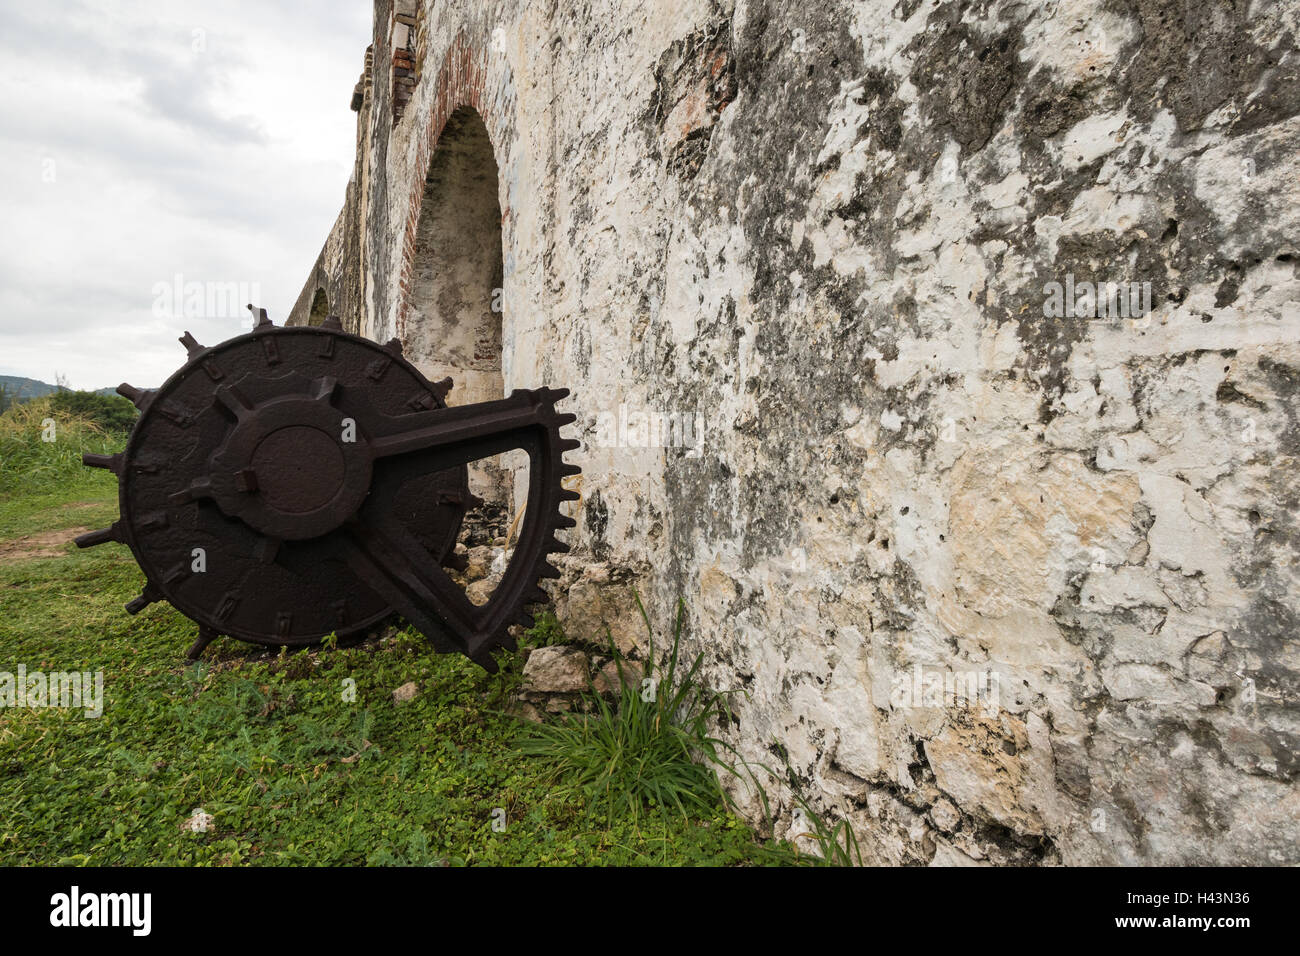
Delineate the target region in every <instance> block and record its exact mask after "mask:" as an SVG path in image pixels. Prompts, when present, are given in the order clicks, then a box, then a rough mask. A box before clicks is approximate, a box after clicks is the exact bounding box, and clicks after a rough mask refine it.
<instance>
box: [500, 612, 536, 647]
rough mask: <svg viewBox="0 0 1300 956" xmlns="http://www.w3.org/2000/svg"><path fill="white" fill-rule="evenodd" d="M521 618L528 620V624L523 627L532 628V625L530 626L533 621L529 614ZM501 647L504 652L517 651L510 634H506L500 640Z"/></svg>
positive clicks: (517, 645)
mask: <svg viewBox="0 0 1300 956" xmlns="http://www.w3.org/2000/svg"><path fill="white" fill-rule="evenodd" d="M522 616H523V617H526V618H528V621H529V623H528V624H525V625H524V626H525V627H532V626H533V625H532V620H533V618H532V615H531V614H525V615H522ZM501 646H502V647H504V648H505V649H506V650H508V651H517V650H519V644H518V643H517V642H516V641H515V639H514V636H513V635H511V634H508V633H507V634H506V636H505V637H503V638H501Z"/></svg>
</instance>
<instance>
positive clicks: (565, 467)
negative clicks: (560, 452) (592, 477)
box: [560, 461, 582, 490]
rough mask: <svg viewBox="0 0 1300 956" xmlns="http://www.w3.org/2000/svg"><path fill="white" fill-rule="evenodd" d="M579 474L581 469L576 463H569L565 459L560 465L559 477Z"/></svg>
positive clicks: (570, 476)
mask: <svg viewBox="0 0 1300 956" xmlns="http://www.w3.org/2000/svg"><path fill="white" fill-rule="evenodd" d="M580 474H582V469H581V468H579V467H578V466H577V465H571V464H569V463H568V462H567V461H566V462H564V464H562V465H560V477H561V478H572V477H574V476H575V475H580ZM566 490H567V489H566Z"/></svg>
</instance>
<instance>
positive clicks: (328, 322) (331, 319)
mask: <svg viewBox="0 0 1300 956" xmlns="http://www.w3.org/2000/svg"><path fill="white" fill-rule="evenodd" d="M320 327H321V328H322V329H329V330H330V331H331V332H342V331H343V322H342V321H341V320H340V319H339V317H338V316H337V315H327V316H325V321H324V322H322V323H321V324H320Z"/></svg>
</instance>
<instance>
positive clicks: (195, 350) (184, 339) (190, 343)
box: [176, 332, 205, 358]
mask: <svg viewBox="0 0 1300 956" xmlns="http://www.w3.org/2000/svg"><path fill="white" fill-rule="evenodd" d="M176 341H178V342H180V343H181V345H183V346H185V356H186V358H194V356H196V355H198V354H199V353H200V352H203V351H205V349H204V347H203V346H202V345H200V344H199V342H198V340H197V339H195V338H194V336H192V335H190V333H189V332H186V333H185V334H184V335H182V336H181V337H180V338H179V339H177V340H176Z"/></svg>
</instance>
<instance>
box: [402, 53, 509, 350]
mask: <svg viewBox="0 0 1300 956" xmlns="http://www.w3.org/2000/svg"><path fill="white" fill-rule="evenodd" d="M503 62H504V61H503ZM495 92H496V91H495V86H494V85H492V80H491V74H490V73H489V70H488V67H487V60H486V57H485V55H484V53H483V50H482V47H480V46H478V45H477V44H474V43H472V42H471V41H470V40H469V39H468V38H467V37H466V36H465V35H464V34H461V35H459V36H457V37H456V39H455V40H453V41H452V44H451V46H450V47H449V48H448V50H447V53H446V54H445V55H444V57H443V60H442V66H441V67H440V68H439V70H438V75H437V77H436V80H435V84H434V93H433V97H432V99H431V101H430V105H429V107H428V108H427V109H426V110H425V115H424V116H420V117H418V118H417V123H418V124H419V126H422V127H423V129H424V133H423V135H420V134H418V133H417V134H416V137H415V138H416V140H417V143H418V146H417V147H416V155H415V164H414V168H415V169H416V170H418V171H419V174H418V175H417V176H414V177H412V183H411V195H410V198H409V200H408V201H407V214H406V227H405V231H404V233H403V238H402V260H401V263H402V264H401V276H400V281H399V286H400V301H399V303H398V308H397V334H398V336H399V337H401V338H403V339H405V337H406V330H407V323H408V321H409V319H410V315H411V299H412V286H413V282H414V275H415V247H416V234H417V230H418V228H419V224H420V215H421V212H422V211H423V203H424V195H425V178H426V176H427V175H428V170H429V164H430V162H431V161H432V159H433V154H434V152H435V150H436V149H437V148H438V142H439V140H440V139H441V137H442V134H443V131H444V130H445V129H446V127H447V122H448V120H450V119H451V118H452V115H453V114H454V113H455V112H456V111H457V110H461V109H464V108H465V107H469V108H471V109H473V110H474V111H475V112H476V113H478V115H479V117H480V118H481V119H482V121H483V124H484V125H485V126H486V127H487V131H488V138H489V139H490V140H491V142H492V150H493V156H494V158H495V159H496V164H497V171H498V177H500V172H501V171H502V170H504V169H505V168H506V161H507V156H506V155H505V154H504V153H503V144H505V143H507V142H508V139H507V135H506V134H507V130H508V125H507V124H508V122H509V120H510V119H511V118H510V117H507V116H504V115H502V111H501V110H500V109H499V104H500V103H501V102H503V101H504V99H505V98H504V97H501V96H497V95H494V94H495ZM504 192H505V190H504V186H503V185H502V180H501V179H500V178H499V179H498V201H499V203H500V205H501V224H502V232H503V234H504V231H505V224H506V222H507V220H508V219H509V217H510V207H509V203H508V200H507V197H506V196H505V195H504Z"/></svg>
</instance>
